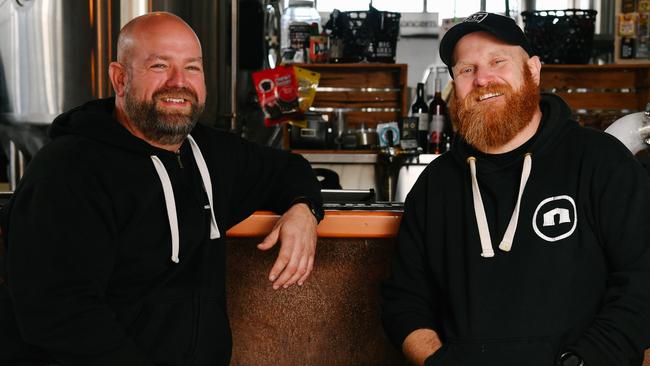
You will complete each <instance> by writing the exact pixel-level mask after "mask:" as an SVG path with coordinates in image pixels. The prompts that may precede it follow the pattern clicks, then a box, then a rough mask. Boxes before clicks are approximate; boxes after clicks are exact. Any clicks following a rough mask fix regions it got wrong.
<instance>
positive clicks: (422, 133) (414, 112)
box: [411, 83, 429, 150]
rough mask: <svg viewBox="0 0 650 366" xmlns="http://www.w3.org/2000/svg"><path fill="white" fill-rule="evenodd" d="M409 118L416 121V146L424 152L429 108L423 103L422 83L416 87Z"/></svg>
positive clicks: (427, 131)
mask: <svg viewBox="0 0 650 366" xmlns="http://www.w3.org/2000/svg"><path fill="white" fill-rule="evenodd" d="M411 116H412V117H416V118H417V119H418V125H417V131H418V132H417V141H418V146H419V147H421V148H422V149H423V150H424V149H426V148H427V141H428V137H427V136H428V135H429V107H428V106H427V102H425V101H424V84H423V83H418V85H417V89H416V98H415V102H413V105H411Z"/></svg>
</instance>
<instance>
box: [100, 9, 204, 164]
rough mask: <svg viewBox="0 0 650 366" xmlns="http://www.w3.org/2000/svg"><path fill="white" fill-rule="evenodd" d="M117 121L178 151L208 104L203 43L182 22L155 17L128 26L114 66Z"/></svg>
mask: <svg viewBox="0 0 650 366" xmlns="http://www.w3.org/2000/svg"><path fill="white" fill-rule="evenodd" d="M108 73H109V77H110V79H111V83H112V84H113V89H114V90H115V113H116V117H117V120H118V121H119V122H120V123H121V124H122V125H123V126H124V127H126V128H127V130H129V131H130V132H131V133H132V134H133V135H135V136H137V137H139V138H141V139H143V140H145V141H147V142H148V143H150V144H152V145H154V146H157V147H161V148H164V149H168V150H170V151H176V150H175V149H178V147H179V146H180V143H181V142H182V141H183V140H184V139H185V137H186V136H187V134H189V132H190V131H191V129H192V128H193V126H194V125H195V124H196V121H197V120H198V118H199V115H200V114H201V112H202V110H203V106H204V105H205V98H206V89H205V78H204V74H203V57H202V51H201V43H200V42H199V39H198V37H197V36H196V33H194V31H193V30H192V28H190V26H189V25H187V23H185V22H184V21H183V20H182V19H181V18H179V17H177V16H176V15H173V14H170V13H150V14H146V15H143V16H140V17H137V18H135V19H133V20H132V21H130V22H129V23H127V24H126V25H125V26H124V27H123V28H122V30H121V31H120V35H119V38H118V46H117V62H111V64H110V65H109V70H108Z"/></svg>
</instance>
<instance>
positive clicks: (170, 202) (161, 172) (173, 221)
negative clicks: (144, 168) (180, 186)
mask: <svg viewBox="0 0 650 366" xmlns="http://www.w3.org/2000/svg"><path fill="white" fill-rule="evenodd" d="M151 161H153V166H154V167H155V168H156V172H157V173H158V177H159V178H160V183H162V189H163V194H164V196H165V206H167V218H168V219H169V229H170V231H171V235H172V262H174V263H178V261H179V260H178V248H179V241H180V239H179V235H178V217H176V201H175V200H174V190H173V189H172V182H171V180H170V179H169V174H167V170H166V169H165V165H163V163H162V161H160V159H159V158H158V157H157V156H156V155H151Z"/></svg>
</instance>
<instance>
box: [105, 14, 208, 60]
mask: <svg viewBox="0 0 650 366" xmlns="http://www.w3.org/2000/svg"><path fill="white" fill-rule="evenodd" d="M172 32H174V33H177V32H180V33H187V36H189V37H191V38H193V39H194V40H195V41H196V43H197V44H198V46H199V48H200V47H201V42H200V41H199V38H198V37H197V36H196V33H194V30H192V28H191V27H190V26H189V25H188V24H187V23H186V22H185V21H184V20H183V19H181V18H180V17H178V16H177V15H175V14H172V13H167V12H153V13H148V14H145V15H141V16H139V17H136V18H133V19H131V21H129V22H128V23H126V24H125V25H124V27H122V29H121V30H120V34H119V35H118V37H117V62H119V63H121V64H124V65H128V64H129V62H130V60H131V54H132V51H133V49H135V48H138V47H139V46H140V45H142V42H146V41H147V39H149V38H151V37H157V36H163V37H164V36H165V35H168V34H170V33H172Z"/></svg>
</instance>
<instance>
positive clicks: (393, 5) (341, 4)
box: [316, 0, 424, 13]
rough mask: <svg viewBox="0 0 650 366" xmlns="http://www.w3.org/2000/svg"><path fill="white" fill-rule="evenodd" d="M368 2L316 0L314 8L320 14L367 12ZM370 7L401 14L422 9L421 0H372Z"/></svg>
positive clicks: (356, 0) (365, 0) (360, 0)
mask: <svg viewBox="0 0 650 366" xmlns="http://www.w3.org/2000/svg"><path fill="white" fill-rule="evenodd" d="M368 4H370V1H369V0H318V1H317V2H316V7H317V8H318V11H320V12H331V11H332V10H334V9H339V10H341V11H350V10H367V9H368ZM372 6H374V7H375V8H377V9H379V10H383V11H395V12H402V13H408V12H410V13H420V12H422V10H423V9H424V1H423V0H399V1H395V0H373V2H372Z"/></svg>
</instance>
